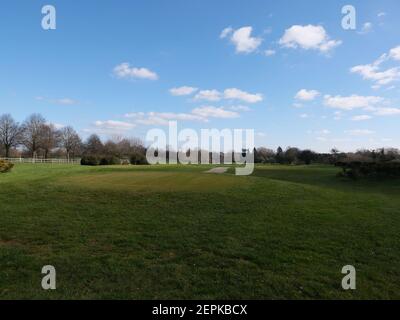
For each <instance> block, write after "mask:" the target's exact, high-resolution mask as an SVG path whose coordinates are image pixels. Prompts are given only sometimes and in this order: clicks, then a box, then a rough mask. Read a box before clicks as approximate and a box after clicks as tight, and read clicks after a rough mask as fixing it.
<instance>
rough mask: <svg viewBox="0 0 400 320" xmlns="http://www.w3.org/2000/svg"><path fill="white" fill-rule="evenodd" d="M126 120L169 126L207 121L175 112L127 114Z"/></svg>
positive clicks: (188, 114)
mask: <svg viewBox="0 0 400 320" xmlns="http://www.w3.org/2000/svg"><path fill="white" fill-rule="evenodd" d="M125 118H128V119H132V120H133V121H134V122H135V123H137V124H142V125H168V122H169V121H206V119H204V118H202V117H199V116H196V115H193V114H190V113H174V112H146V113H145V112H133V113H127V114H125Z"/></svg>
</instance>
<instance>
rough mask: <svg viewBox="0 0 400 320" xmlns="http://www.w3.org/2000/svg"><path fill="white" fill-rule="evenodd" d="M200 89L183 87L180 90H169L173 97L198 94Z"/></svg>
mask: <svg viewBox="0 0 400 320" xmlns="http://www.w3.org/2000/svg"><path fill="white" fill-rule="evenodd" d="M197 90H198V89H197V88H194V87H189V86H183V87H179V88H172V89H170V90H169V92H170V93H171V94H172V95H173V96H188V95H191V94H193V93H194V92H196V91H197Z"/></svg>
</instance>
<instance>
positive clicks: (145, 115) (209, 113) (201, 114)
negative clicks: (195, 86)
mask: <svg viewBox="0 0 400 320" xmlns="http://www.w3.org/2000/svg"><path fill="white" fill-rule="evenodd" d="M239 116H240V114H239V113H238V112H235V111H231V110H227V109H225V108H223V107H214V106H202V107H198V108H195V109H193V110H192V111H191V113H174V112H132V113H127V114H125V115H124V117H125V118H126V119H130V120H131V121H132V122H133V123H135V124H141V125H168V122H169V121H200V122H208V121H209V119H210V118H220V119H232V118H238V117H239Z"/></svg>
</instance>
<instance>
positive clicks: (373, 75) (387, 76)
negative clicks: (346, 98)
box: [350, 46, 400, 89]
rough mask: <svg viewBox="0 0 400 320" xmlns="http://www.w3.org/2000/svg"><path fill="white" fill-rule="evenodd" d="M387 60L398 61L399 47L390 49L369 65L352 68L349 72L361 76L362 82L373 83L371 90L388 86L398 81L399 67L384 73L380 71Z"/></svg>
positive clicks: (399, 75) (399, 59)
mask: <svg viewBox="0 0 400 320" xmlns="http://www.w3.org/2000/svg"><path fill="white" fill-rule="evenodd" d="M388 60H395V61H400V46H398V47H396V48H393V49H391V50H390V52H389V53H388V54H386V53H385V54H383V55H381V56H380V57H379V58H378V59H377V60H376V61H374V62H373V63H371V64H365V65H358V66H355V67H352V68H351V69H350V72H351V73H357V74H359V75H361V76H362V77H363V79H364V80H371V81H373V82H374V85H373V88H374V89H379V88H380V87H381V86H384V85H388V84H390V83H392V82H394V81H397V80H399V79H400V67H393V68H390V69H387V70H385V71H381V65H382V63H384V62H386V61H388Z"/></svg>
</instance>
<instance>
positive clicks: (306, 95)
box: [295, 89, 320, 101]
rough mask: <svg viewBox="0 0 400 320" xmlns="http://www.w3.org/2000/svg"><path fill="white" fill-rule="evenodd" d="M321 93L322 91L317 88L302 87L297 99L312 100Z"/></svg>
mask: <svg viewBox="0 0 400 320" xmlns="http://www.w3.org/2000/svg"><path fill="white" fill-rule="evenodd" d="M319 95H320V93H319V92H318V91H317V90H306V89H301V90H300V91H299V92H297V94H296V96H295V99H297V100H302V101H312V100H314V99H315V98H316V97H318V96H319Z"/></svg>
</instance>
